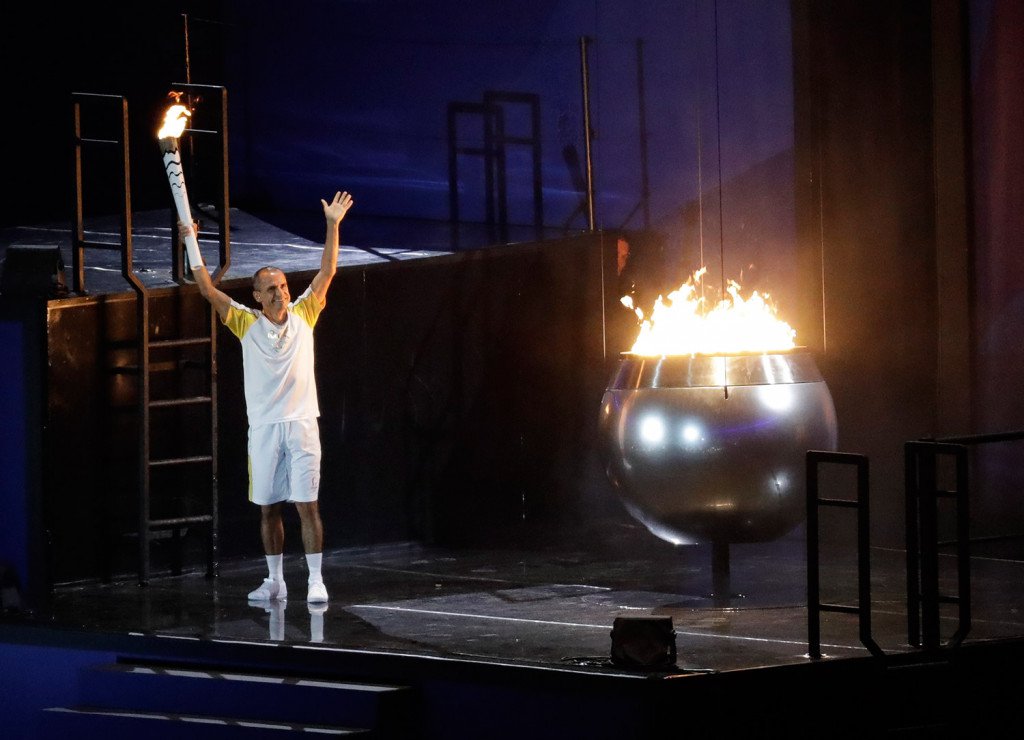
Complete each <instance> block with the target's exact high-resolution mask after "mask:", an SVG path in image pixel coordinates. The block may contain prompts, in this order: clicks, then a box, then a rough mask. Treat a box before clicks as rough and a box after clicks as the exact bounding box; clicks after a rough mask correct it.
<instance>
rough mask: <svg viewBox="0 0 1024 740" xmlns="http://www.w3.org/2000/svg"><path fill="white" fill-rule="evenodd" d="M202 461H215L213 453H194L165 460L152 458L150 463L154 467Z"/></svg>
mask: <svg viewBox="0 0 1024 740" xmlns="http://www.w3.org/2000/svg"><path fill="white" fill-rule="evenodd" d="M202 462H213V455H193V456H191V457H169V458H166V459H164V460H150V461H149V465H150V467H152V468H158V467H163V466H166V465H188V464H190V463H202Z"/></svg>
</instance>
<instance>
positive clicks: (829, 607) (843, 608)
mask: <svg viewBox="0 0 1024 740" xmlns="http://www.w3.org/2000/svg"><path fill="white" fill-rule="evenodd" d="M818 609H820V610H821V611H823V612H839V613H840V614H858V613H860V609H859V608H857V607H856V606H847V605H846V604H818Z"/></svg>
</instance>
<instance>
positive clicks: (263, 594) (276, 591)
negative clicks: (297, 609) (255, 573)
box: [249, 578, 326, 601]
mask: <svg viewBox="0 0 1024 740" xmlns="http://www.w3.org/2000/svg"><path fill="white" fill-rule="evenodd" d="M287 598H288V587H287V586H286V585H285V584H284V581H278V580H276V579H273V578H264V579H263V585H261V586H260V587H259V588H258V589H256V590H255V591H250V592H249V601H275V600H276V601H284V600H285V599H287ZM325 598H326V597H325Z"/></svg>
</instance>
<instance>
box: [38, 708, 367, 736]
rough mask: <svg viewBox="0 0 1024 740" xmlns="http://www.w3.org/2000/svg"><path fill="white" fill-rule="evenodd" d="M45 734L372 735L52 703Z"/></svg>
mask: <svg viewBox="0 0 1024 740" xmlns="http://www.w3.org/2000/svg"><path fill="white" fill-rule="evenodd" d="M40 729H41V731H42V735H43V737H62V736H63V737H101V736H107V737H145V738H146V740H163V738H168V739H169V740H177V739H178V738H182V737H187V738H190V740H206V739H207V738H209V740H225V739H226V738H246V739H247V740H248V739H249V738H282V737H287V736H288V735H289V734H296V733H315V734H316V735H317V736H318V737H321V736H322V737H345V738H348V737H371V736H372V735H371V733H370V731H369V730H364V729H352V728H348V727H332V726H328V725H315V724H308V723H305V724H300V723H285V722H270V721H266V720H262V721H261V720H249V719H238V718H235V717H225V716H222V715H221V716H211V715H199V714H184V713H174V714H163V713H159V712H145V711H138V710H125V709H101V708H97V707H85V706H82V707H50V708H48V709H44V710H43V718H42V721H41V722H40Z"/></svg>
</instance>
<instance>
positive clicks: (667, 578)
mask: <svg viewBox="0 0 1024 740" xmlns="http://www.w3.org/2000/svg"><path fill="white" fill-rule="evenodd" d="M634 538H635V535H630V538H629V539H634ZM623 544H626V545H629V546H628V547H626V548H624V549H623V550H622V551H620V552H612V551H611V549H610V548H609V547H607V544H606V546H604V547H602V548H601V551H600V552H597V551H587V550H584V549H572V550H571V549H552V548H543V549H539V548H538V549H529V550H525V549H524V550H517V549H503V550H466V551H463V550H459V551H455V550H441V549H434V548H429V547H423V546H419V545H412V544H408V545H405V544H403V545H392V546H387V547H376V548H371V549H359V550H344V551H335V552H330V553H327V554H325V558H324V573H325V580H326V583H327V585H328V588H329V590H330V595H331V600H330V603H329V605H328V606H327V608H326V609H324V608H323V607H321V608H309V607H308V606H307V604H306V602H305V572H304V571H305V566H304V560H303V558H302V556H301V554H292V555H288V556H286V566H285V567H286V581H287V582H288V585H289V588H290V599H289V601H288V602H287V603H282V604H274V605H272V606H270V605H265V604H250V603H248V602H247V600H246V594H247V592H248V591H249V590H250V589H252V588H254V587H255V586H257V585H258V584H259V582H260V580H261V579H262V577H263V576H264V570H265V566H264V564H263V560H262V558H259V559H256V558H254V559H252V560H248V561H245V562H237V563H231V564H226V565H223V566H222V569H221V573H220V576H219V577H218V578H216V579H213V580H210V579H207V578H206V577H205V576H204V575H201V574H192V575H182V576H177V577H166V578H158V579H154V580H153V581H152V582H151V583H150V585H149V586H147V587H139V586H138V585H136V583H135V582H134V581H128V582H123V583H115V584H109V585H80V586H66V587H61V588H58V589H57V590H56V591H55V592H54V595H53V602H52V606H51V607H50V608H49V609H48V610H47V612H46V613H45V614H39V615H37V618H38V622H40V623H43V624H48V625H50V626H53V627H56V628H72V629H76V630H86V631H101V632H115V633H121V634H124V633H143V634H155V635H164V636H169V637H179V638H198V639H202V640H215V641H225V642H246V643H253V642H255V643H260V644H276V643H287V644H290V645H293V646H302V647H308V648H319V649H326V650H329V649H341V650H346V651H349V650H357V651H372V652H385V653H391V654H401V655H413V656H430V657H442V658H449V659H456V660H470V661H485V662H498V663H506V664H508V663H511V664H515V665H524V666H525V665H529V666H544V667H550V668H565V669H574V670H584V671H599V672H601V671H608V670H610V669H611V668H612V667H611V665H610V663H609V655H610V644H611V643H610V636H609V635H610V630H611V627H612V623H613V621H614V619H615V618H616V617H619V616H647V615H660V616H670V617H672V619H673V623H674V625H675V629H676V634H677V637H676V643H677V649H678V655H679V659H678V663H677V664H678V667H679V668H680V669H681V670H682V671H697V670H701V671H726V670H735V669H748V668H758V667H767V666H780V665H789V664H797V663H805V662H808V660H809V659H808V658H807V656H806V653H807V643H806V634H807V633H806V629H807V611H806V608H805V596H804V594H805V568H804V543H803V540H802V538H801V537H800V536H798V534H796V535H792V536H790V537H788V538H786V539H783V540H781V541H778V542H774V543H766V544H757V545H734V546H732V548H731V549H732V591H733V592H734V593H733V595H732V596H731V598H729V599H728V600H727V601H724V602H723V601H722V600H721V599H715V598H714V597H712V596H711V594H710V590H711V569H710V548H706V547H703V546H696V547H683V548H676V549H673V548H671V547H669V546H667V545H665V546H660V545H661V544H662V543H660V541H653V542H652V543H643V542H642V540H641V541H640V544H639V546H637V543H636V542H633V543H632V544H631V543H626V542H624V543H623ZM823 555H824V558H823V569H822V584H823V598H824V599H825V600H827V601H832V602H846V603H851V602H852V600H853V599H854V596H855V593H856V579H855V567H854V563H855V557H854V556H853V553H852V552H850V551H849V550H848V549H846V548H842V547H839V548H832V549H831V551H830V552H826V553H823ZM903 557H904V555H903V552H901V551H897V550H889V549H875V550H873V552H872V560H873V563H872V566H873V622H874V634H875V639H876V641H877V642H878V643H879V645H880V646H881V647H882V649H883V650H885V651H886V652H887V653H896V652H904V651H908V650H909V649H910V648H909V647H908V646H907V644H906V643H907V636H906V634H907V632H906V629H907V628H906V616H905V615H906V606H905V599H904V592H905V576H904V563H903ZM946 565H948V566H949V569H950V577H951V578H952V576H953V573H954V571H953V570H952V568H953V559H952V557H950V558H948V559H947V562H946V563H945V564H944V567H945V566H946ZM1022 584H1024V561H1021V560H1019V559H1006V558H1002V557H976V558H974V561H973V595H974V627H973V630H972V632H971V634H970V638H969V641H970V642H976V641H984V640H993V639H1000V638H1009V637H1019V636H1021V635H1024V585H1022ZM944 587H945V588H947V589H948V590H949V592H951V593H952V592H953V591H954V589H955V584H954V583H953V582H952V581H949V582H946V583H945V584H944ZM738 594H742V595H738ZM955 629H956V622H955V612H954V611H952V609H951V610H950V611H949V612H948V613H947V614H946V615H945V618H944V619H943V623H942V630H943V636H944V637H949V636H950V635H952V634H953V632H954V630H955ZM822 651H823V652H824V653H825V654H826V655H827V657H828V658H831V659H840V658H849V657H857V656H865V655H867V651H866V650H865V649H864V648H862V647H861V646H860V643H859V641H858V638H857V622H856V618H855V617H854V616H847V615H834V614H825V615H823V622H822Z"/></svg>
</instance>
